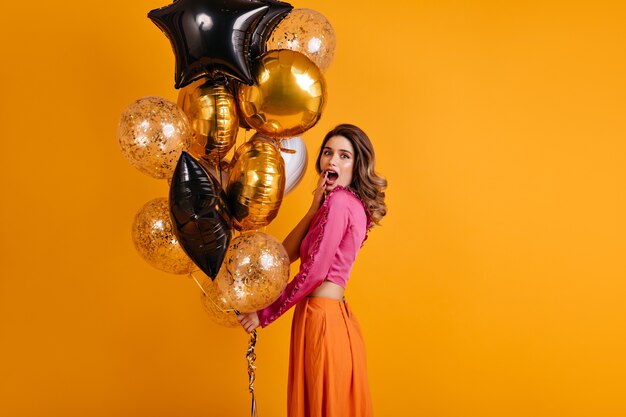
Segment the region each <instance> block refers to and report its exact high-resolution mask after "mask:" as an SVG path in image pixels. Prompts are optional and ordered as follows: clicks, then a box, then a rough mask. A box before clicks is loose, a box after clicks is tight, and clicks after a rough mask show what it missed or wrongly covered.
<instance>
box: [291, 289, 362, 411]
mask: <svg viewBox="0 0 626 417" xmlns="http://www.w3.org/2000/svg"><path fill="white" fill-rule="evenodd" d="M289 359H290V360H289V383H288V393H287V394H288V395H287V402H288V414H287V415H288V416H289V417H371V416H372V402H371V397H370V393H369V387H368V384H367V371H366V362H365V344H364V343H363V337H362V336H361V329H360V328H359V324H358V323H357V320H356V318H355V317H354V315H353V314H352V310H351V309H350V307H349V306H348V305H347V304H346V303H345V302H344V301H341V300H335V299H331V298H322V297H305V298H304V299H303V300H302V301H300V302H299V303H298V305H297V306H296V310H295V312H294V316H293V323H292V326H291V350H290V358H289Z"/></svg>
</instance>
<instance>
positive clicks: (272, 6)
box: [250, 0, 293, 58]
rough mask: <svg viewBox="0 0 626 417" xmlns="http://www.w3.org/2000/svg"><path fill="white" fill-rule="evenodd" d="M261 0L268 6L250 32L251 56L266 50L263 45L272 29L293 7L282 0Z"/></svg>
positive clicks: (254, 56)
mask: <svg viewBox="0 0 626 417" xmlns="http://www.w3.org/2000/svg"><path fill="white" fill-rule="evenodd" d="M261 1H263V2H264V3H265V4H267V5H268V6H269V10H268V11H267V13H265V15H263V18H262V19H261V20H259V24H258V25H257V26H256V28H255V29H254V32H253V33H252V38H251V40H250V54H251V55H252V57H253V58H257V57H259V56H261V55H262V54H263V53H264V52H265V51H266V49H265V45H266V43H267V40H268V39H269V37H270V36H271V34H272V32H273V31H274V28H275V27H276V25H278V23H280V21H281V20H283V19H284V18H285V17H286V16H287V15H288V14H289V12H290V11H291V10H292V9H293V6H292V5H291V4H289V3H284V2H282V1H275V0H261Z"/></svg>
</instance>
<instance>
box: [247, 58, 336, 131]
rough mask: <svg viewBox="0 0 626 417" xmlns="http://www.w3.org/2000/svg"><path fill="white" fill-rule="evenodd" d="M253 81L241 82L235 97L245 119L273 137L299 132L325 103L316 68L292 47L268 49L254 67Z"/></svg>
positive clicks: (322, 82) (323, 84)
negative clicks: (246, 83)
mask: <svg viewBox="0 0 626 417" xmlns="http://www.w3.org/2000/svg"><path fill="white" fill-rule="evenodd" d="M254 77H255V84H254V85H243V84H242V85H240V86H239V89H238V92H237V100H238V103H239V109H240V111H241V115H243V117H244V119H245V121H246V123H247V124H248V125H249V126H251V127H252V128H253V129H256V130H257V132H259V133H262V134H264V135H267V136H271V137H275V138H287V137H292V136H298V135H300V134H301V133H303V132H305V131H307V130H308V129H310V128H311V127H313V126H314V125H315V123H317V121H318V120H319V119H320V117H321V116H322V111H323V110H324V106H325V105H326V100H327V98H326V81H325V80H324V76H323V75H322V73H321V72H320V70H319V68H318V67H317V66H316V65H315V64H314V63H313V62H312V61H311V60H310V59H308V58H307V57H306V56H304V55H302V54H301V53H299V52H294V51H287V50H281V51H269V52H267V53H266V54H264V55H263V56H262V57H261V58H260V59H259V61H258V62H257V65H256V66H255V70H254Z"/></svg>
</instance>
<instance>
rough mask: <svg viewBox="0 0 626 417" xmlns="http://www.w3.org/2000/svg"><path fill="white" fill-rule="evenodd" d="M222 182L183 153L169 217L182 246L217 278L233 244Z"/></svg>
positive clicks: (175, 174)
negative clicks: (220, 183) (230, 244)
mask: <svg viewBox="0 0 626 417" xmlns="http://www.w3.org/2000/svg"><path fill="white" fill-rule="evenodd" d="M224 198H225V196H224V193H223V192H222V189H221V187H220V185H219V183H218V182H217V181H216V180H215V179H214V178H213V177H212V176H211V175H210V174H208V173H207V172H206V171H205V170H204V169H203V168H202V166H201V165H200V164H199V163H198V162H197V161H196V160H195V159H193V157H192V156H190V155H189V154H188V153H186V152H183V154H182V155H181V156H180V161H179V162H178V165H177V166H176V171H174V176H173V177H172V184H171V185H170V216H171V218H172V223H173V225H174V232H175V233H176V236H177V237H178V240H179V241H180V244H181V246H182V247H183V248H184V249H185V252H187V254H188V255H189V257H190V258H191V259H192V260H193V261H194V262H195V263H196V265H198V267H199V268H200V269H201V270H202V271H203V272H204V273H205V274H207V275H208V276H209V277H211V278H215V277H216V276H217V272H218V271H219V268H220V266H221V265H222V260H223V259H224V255H225V254H226V249H227V248H228V243H229V242H230V222H229V218H228V211H227V208H226V203H225V202H224Z"/></svg>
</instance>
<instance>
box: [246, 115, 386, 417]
mask: <svg viewBox="0 0 626 417" xmlns="http://www.w3.org/2000/svg"><path fill="white" fill-rule="evenodd" d="M374 163H375V157H374V149H373V147H372V143H371V142H370V140H369V138H368V137H367V135H366V134H365V133H364V132H363V131H362V130H361V129H359V128H358V127H356V126H353V125H349V124H342V125H339V126H337V127H336V128H334V129H333V130H331V131H330V132H328V134H327V135H326V136H325V137H324V140H323V141H322V146H321V148H320V152H319V154H318V157H317V163H316V169H317V172H318V173H319V175H320V177H319V180H318V186H317V188H316V189H315V190H314V197H313V203H312V204H311V208H310V209H309V211H308V212H307V214H306V215H305V216H304V217H303V218H302V220H300V222H299V223H298V224H297V225H296V227H295V228H294V229H293V230H292V231H291V233H289V235H288V236H287V237H286V238H285V241H284V242H283V245H284V246H285V249H287V253H288V254H289V260H290V261H291V262H293V261H295V260H296V259H298V258H299V257H300V258H301V259H302V261H301V264H300V271H299V272H298V274H297V275H296V276H295V277H294V279H293V280H292V281H291V282H289V284H288V285H287V287H286V288H285V290H284V291H283V292H282V293H281V295H280V296H279V297H278V299H277V300H276V301H275V302H274V303H272V304H271V305H270V306H268V307H266V308H264V309H262V310H259V311H257V312H253V313H247V314H242V315H239V316H238V319H239V322H240V323H241V325H242V326H243V328H244V329H245V330H246V331H247V332H251V331H252V330H254V329H255V328H257V327H258V326H262V327H265V326H267V325H268V324H270V323H271V322H273V321H274V320H276V319H277V318H278V317H279V316H280V315H282V314H283V313H284V312H285V311H287V310H288V309H289V308H291V307H292V306H293V305H295V304H297V306H296V310H295V312H294V316H293V323H292V328H291V349H290V358H289V360H290V361H289V383H288V397H287V398H288V415H289V417H305V416H306V417H368V416H371V415H372V406H371V400H370V394H369V388H368V385H367V374H366V368H365V347H364V343H363V338H362V336H361V331H360V329H359V325H358V323H357V321H356V318H355V317H354V315H353V314H352V311H351V309H350V307H349V306H348V305H347V304H346V302H345V299H344V297H343V293H344V289H345V287H346V283H347V281H348V278H349V277H350V271H351V269H352V264H353V263H354V260H355V258H356V255H357V252H358V250H359V248H360V247H361V245H362V244H363V242H364V241H365V239H366V238H367V231H368V230H369V229H370V227H371V226H372V224H373V223H374V224H378V223H379V221H380V220H381V219H382V218H383V216H384V215H385V214H386V206H385V201H384V199H385V194H384V192H383V190H384V189H385V188H386V186H387V181H386V180H385V179H383V178H381V177H379V176H378V175H377V174H376V172H375V170H374Z"/></svg>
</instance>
